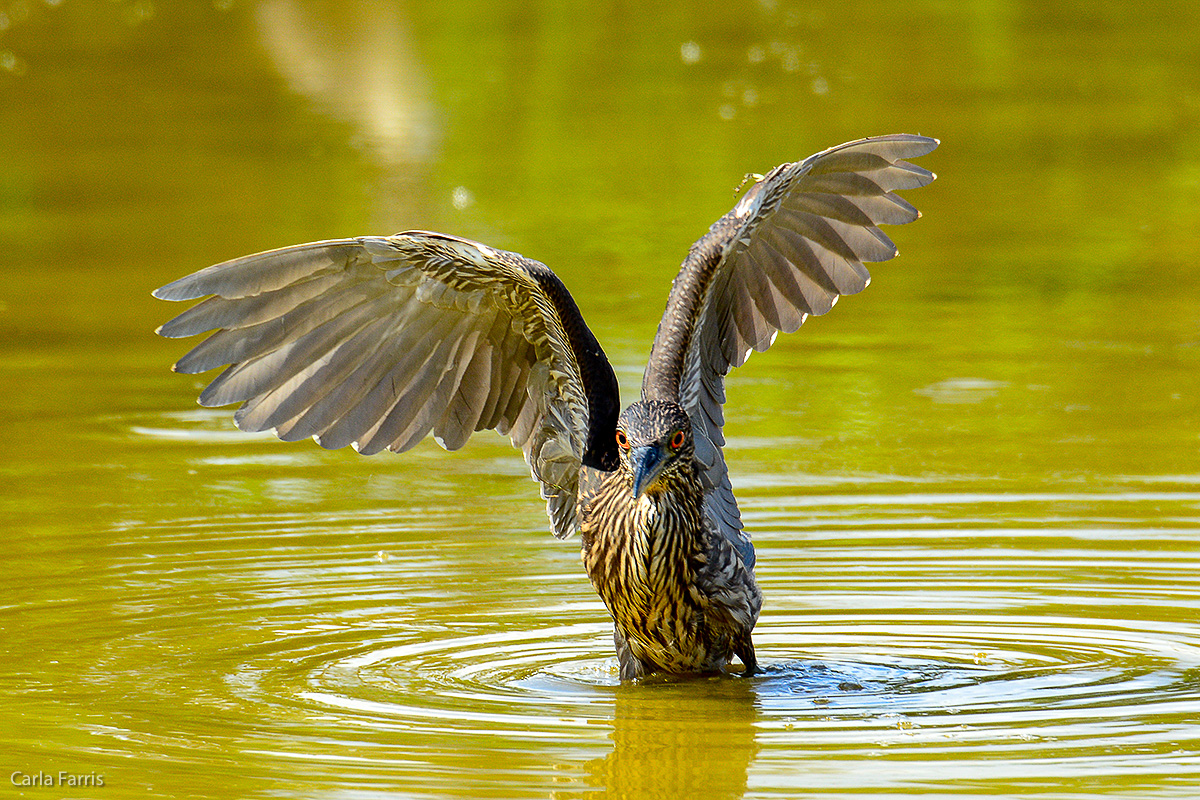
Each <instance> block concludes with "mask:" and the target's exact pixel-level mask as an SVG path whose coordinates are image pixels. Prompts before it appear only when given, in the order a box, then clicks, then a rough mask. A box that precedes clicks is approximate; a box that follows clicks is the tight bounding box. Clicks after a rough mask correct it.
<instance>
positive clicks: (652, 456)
mask: <svg viewBox="0 0 1200 800" xmlns="http://www.w3.org/2000/svg"><path fill="white" fill-rule="evenodd" d="M664 463H665V462H664V459H663V451H662V449H660V448H659V447H657V446H655V445H652V444H651V445H645V446H643V447H635V448H633V450H631V451H630V452H629V465H630V466H631V467H632V468H633V496H634V497H635V498H638V497H641V496H642V495H643V494H644V493H645V491H646V489H647V488H648V487H649V486H650V484H652V483H654V481H655V479H657V478H658V476H659V473H661V472H662V470H663V466H664Z"/></svg>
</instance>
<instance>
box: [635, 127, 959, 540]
mask: <svg viewBox="0 0 1200 800" xmlns="http://www.w3.org/2000/svg"><path fill="white" fill-rule="evenodd" d="M937 146H938V141H937V140H936V139H930V138H927V137H924V136H913V135H909V134H898V135H893V136H880V137H877V138H871V139H860V140H859V141H856V142H848V143H846V144H843V145H839V146H837V147H833V148H830V149H829V150H826V151H824V152H823V153H818V154H817V155H814V156H811V157H809V158H807V159H805V160H804V161H800V162H796V163H794V164H783V165H781V166H779V167H776V168H775V169H774V170H772V171H771V173H770V174H768V175H767V176H766V177H765V178H763V179H762V180H761V181H759V182H758V183H756V184H755V185H754V186H752V187H751V188H750V190H749V191H747V192H746V194H745V195H744V196H743V197H742V199H741V200H740V201H739V202H738V204H737V205H736V206H735V207H734V208H733V210H732V211H730V212H729V213H728V214H726V215H725V216H723V217H722V218H721V219H719V220H717V222H716V223H714V224H713V226H712V228H710V229H709V232H708V233H707V234H706V235H705V236H704V237H703V238H701V239H700V240H699V241H697V242H696V243H695V244H694V245H692V248H691V250H690V251H689V252H688V257H687V259H686V260H685V261H684V262H683V266H682V267H681V268H680V271H679V275H678V276H677V277H676V278H675V282H674V284H672V287H671V294H670V296H669V298H668V299H667V309H666V311H665V312H664V313H663V318H662V321H661V322H660V323H659V326H658V333H657V335H656V336H655V338H654V347H653V348H652V349H651V352H650V360H649V363H648V364H647V366H646V373H645V376H644V378H643V380H642V396H643V398H645V399H665V400H674V401H676V402H679V403H681V404H682V405H683V406H684V408H686V409H687V412H688V415H689V416H690V417H691V419H692V425H693V427H694V429H695V440H696V455H697V458H699V459H700V460H701V462H702V464H703V466H704V476H703V477H704V482H705V487H706V490H707V492H706V495H705V500H706V504H707V508H708V513H709V518H710V519H711V520H712V522H713V523H714V524H715V525H716V526H717V527H718V528H719V529H720V530H721V531H722V532H723V533H724V534H725V535H726V536H729V537H730V538H731V539H733V541H734V542H735V544H737V546H738V549H739V550H740V551H741V553H742V556H743V558H745V559H746V560H747V561H748V562H749V563H750V564H753V561H754V548H753V546H752V545H751V544H750V540H749V538H748V537H747V536H746V534H745V533H744V532H743V531H742V524H741V516H740V515H739V513H738V508H737V503H736V502H735V500H734V497H733V490H732V488H731V486H730V483H729V473H728V470H727V469H726V466H725V458H724V456H723V455H722V453H721V447H722V445H724V444H725V437H724V435H723V434H722V430H721V429H722V426H723V425H724V414H723V413H722V409H721V406H722V404H723V403H724V402H725V375H727V374H728V373H729V371H730V370H731V369H733V368H734V367H738V366H741V365H742V364H743V363H745V361H746V359H747V358H749V356H750V353H751V351H753V350H758V351H760V352H761V351H763V350H766V349H767V348H768V347H770V346H771V344H772V343H773V342H774V341H775V337H776V336H777V335H778V333H779V332H780V331H783V332H784V333H791V332H792V331H794V330H796V329H797V328H799V327H800V325H801V324H802V323H803V322H804V320H805V319H807V318H808V317H809V315H813V314H824V313H825V312H827V311H829V309H831V308H833V306H834V304H835V303H836V302H837V300H838V298H839V297H840V296H841V295H844V294H855V293H856V292H860V291H862V290H863V289H864V288H865V287H866V286H867V284H868V283H869V282H870V279H871V276H870V275H869V274H868V272H867V270H866V268H865V267H864V266H863V262H870V261H886V260H887V259H890V258H892V257H894V256H895V255H896V252H897V251H896V246H895V245H894V244H892V242H891V240H890V239H888V237H887V236H885V235H884V234H883V233H882V232H881V231H880V230H879V227H878V226H879V225H881V224H889V225H897V224H903V223H906V222H912V221H913V220H915V219H917V217H919V216H920V213H919V212H918V211H917V210H916V209H915V208H913V207H912V206H911V205H909V204H908V202H906V201H905V200H903V199H902V198H900V197H899V196H898V195H896V194H895V192H896V191H898V190H902V189H913V188H916V187H919V186H925V185H927V184H929V183H930V182H931V181H933V179H934V177H935V176H934V174H933V173H932V172H929V171H928V170H926V169H922V168H921V167H918V166H914V165H912V164H909V163H906V162H905V161H904V160H903V159H907V158H916V157H918V156H923V155H925V154H927V153H929V152H931V151H932V150H933V149H934V148H935V147H937Z"/></svg>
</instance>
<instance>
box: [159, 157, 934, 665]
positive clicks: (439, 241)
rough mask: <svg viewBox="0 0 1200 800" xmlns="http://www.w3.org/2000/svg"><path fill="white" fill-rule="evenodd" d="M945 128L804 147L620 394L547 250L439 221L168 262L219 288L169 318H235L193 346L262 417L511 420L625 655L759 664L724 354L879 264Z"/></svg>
mask: <svg viewBox="0 0 1200 800" xmlns="http://www.w3.org/2000/svg"><path fill="white" fill-rule="evenodd" d="M937 145H938V142H937V140H936V139H929V138H926V137H923V136H913V135H907V134H900V135H894V136H881V137H878V138H872V139H861V140H859V141H856V142H849V143H847V144H843V145H839V146H838V147H834V148H831V149H829V150H826V151H824V152H822V153H818V154H817V155H815V156H812V157H810V158H808V159H805V160H804V161H799V162H796V163H791V164H783V165H781V166H779V167H776V168H775V169H774V170H772V171H771V172H770V173H769V174H768V175H766V176H765V177H764V178H762V179H760V180H758V181H757V182H756V183H754V184H753V185H752V186H751V187H750V189H749V190H748V191H747V192H746V193H745V194H744V195H743V196H742V198H741V200H739V201H738V203H737V205H735V206H734V208H733V210H732V211H730V212H729V213H728V214H726V215H725V216H723V217H721V218H720V219H719V220H717V221H716V223H714V224H713V226H712V227H711V228H710V229H709V231H708V233H706V234H705V235H704V236H703V237H701V239H700V240H699V241H697V242H696V243H695V244H694V245H692V247H691V249H690V250H689V251H688V255H687V258H686V259H684V262H683V266H682V267H681V268H680V270H679V274H678V275H677V276H676V278H675V281H674V283H673V284H672V285H671V292H670V294H669V295H668V297H667V308H666V311H665V312H664V313H663V317H662V320H661V322H659V326H658V333H657V335H656V336H655V337H654V345H653V347H652V348H651V350H650V359H649V363H648V364H647V366H646V371H645V375H644V377H643V379H642V399H641V400H640V401H638V402H636V403H634V404H633V405H631V406H629V408H627V409H625V411H624V412H623V413H621V414H620V415H619V416H618V412H619V411H620V399H619V396H618V390H617V380H616V377H615V376H614V374H613V369H612V367H611V365H610V364H609V362H608V359H607V358H606V357H605V355H604V351H603V350H602V349H601V348H600V345H599V343H598V342H597V341H596V338H595V337H594V336H593V335H592V332H591V331H590V330H589V329H588V327H587V325H586V323H585V322H584V320H583V317H582V316H581V315H580V313H579V309H578V307H577V306H576V305H575V301H574V300H573V299H572V298H571V295H570V294H569V293H568V292H567V289H566V287H565V286H564V285H563V284H562V282H561V281H560V280H559V279H558V277H557V276H555V274H554V273H553V272H551V271H550V270H549V269H548V268H547V267H546V266H545V265H543V264H541V263H539V262H537V261H533V260H531V259H528V258H525V257H524V256H520V255H518V254H516V253H509V252H505V251H502V250H495V249H493V248H490V247H487V246H485V245H482V244H477V243H475V242H470V241H467V240H465V239H459V238H457V237H454V236H446V235H443V234H439V233H427V232H423V231H408V232H406V233H399V234H396V235H395V236H363V237H360V238H356V239H338V240H333V241H324V242H314V243H311V244H302V245H297V246H295V247H285V248H283V249H281V250H272V251H269V252H266V253H259V254H257V255H252V256H246V257H245V258H238V259H234V260H233V261H227V262H225V263H223V264H217V265H216V266H212V267H209V268H208V269H204V270H201V271H200V272H197V273H195V274H193V275H189V276H187V277H186V278H181V279H179V280H177V281H175V282H173V283H169V284H167V285H166V286H164V287H162V288H161V289H159V290H157V291H156V292H154V296H155V297H158V298H160V299H162V300H195V299H198V298H201V297H204V296H206V295H213V296H212V297H209V298H208V299H207V300H205V301H204V302H202V303H199V304H198V305H195V306H193V307H192V308H190V309H188V310H187V311H185V312H183V313H182V314H180V315H179V316H177V317H175V318H174V319H172V320H171V321H170V322H168V323H166V324H165V325H163V326H162V327H161V328H159V330H158V332H159V333H160V334H162V335H163V336H169V337H182V336H192V335H195V334H198V333H203V332H205V331H211V330H216V333H213V334H212V335H211V336H209V337H208V338H207V339H205V340H204V341H203V342H201V343H200V344H199V345H197V346H196V347H195V349H193V350H192V351H191V352H189V353H188V354H187V355H185V356H184V357H183V358H181V359H180V360H179V362H178V363H177V364H176V365H175V370H176V371H177V372H185V373H199V372H204V371H207V370H210V369H213V368H214V367H217V366H221V365H226V364H228V365H229V366H228V367H227V368H226V369H225V371H224V372H222V373H221V374H220V375H219V376H218V377H217V378H216V379H215V380H213V382H212V383H211V384H209V385H208V387H207V388H206V389H205V390H204V392H203V393H202V394H201V395H200V404H201V405H204V406H223V405H227V404H230V403H242V406H241V408H239V409H238V410H237V412H236V413H235V414H234V421H235V422H236V423H237V425H238V427H239V428H241V429H242V430H247V431H264V430H272V429H273V430H274V431H275V433H276V434H277V435H278V436H279V438H281V439H284V440H286V441H294V440H297V439H302V438H306V437H310V436H311V437H313V438H314V439H316V441H317V442H318V443H319V444H320V445H321V446H322V447H327V448H339V447H345V446H346V445H352V446H353V447H354V448H355V449H357V450H358V451H359V452H360V453H363V454H368V455H369V454H372V453H377V452H379V451H380V450H385V449H386V450H392V451H395V452H402V451H404V450H407V449H409V448H410V447H412V446H414V445H415V444H417V442H419V441H421V439H422V438H424V437H425V435H426V434H428V433H429V432H430V431H433V434H434V436H435V438H436V439H437V441H438V443H439V444H441V445H442V447H444V448H446V449H447V450H455V449H457V448H459V447H461V446H462V445H463V443H464V442H466V440H467V438H468V437H469V436H470V435H471V433H472V432H474V431H480V430H484V429H495V430H497V431H499V432H500V433H501V434H507V435H508V436H510V437H511V438H512V442H513V444H514V445H516V446H517V447H519V448H521V449H522V450H523V451H524V452H525V460H526V461H527V462H528V463H529V468H530V470H531V471H532V473H533V477H534V478H535V479H536V480H538V481H540V482H541V488H542V496H543V497H544V498H545V499H546V501H547V506H548V511H549V515H550V526H551V529H552V530H553V532H554V535H555V536H557V537H559V538H566V537H568V536H570V535H571V534H573V533H575V532H576V531H578V532H579V533H580V534H581V539H582V545H583V563H584V566H585V568H586V570H587V574H588V577H589V578H590V579H591V581H592V585H593V586H594V587H595V588H596V591H597V592H598V593H599V594H600V597H601V598H602V599H603V600H604V603H605V605H607V606H608V609H609V611H610V612H611V614H612V617H613V622H614V640H615V643H616V649H617V659H618V662H619V664H620V673H621V678H622V679H628V678H636V677H640V676H642V675H646V674H648V673H652V672H672V673H689V672H712V671H718V670H720V669H722V668H723V667H724V666H725V665H726V664H727V663H729V661H730V660H731V659H732V658H733V657H734V656H736V657H737V658H738V659H740V660H741V662H742V664H743V665H744V667H745V672H746V674H751V673H753V672H754V670H755V668H756V661H755V655H754V645H753V643H752V642H751V638H750V632H751V630H753V628H754V624H755V622H756V621H757V619H758V613H759V609H760V607H761V605H762V595H761V593H760V592H759V589H758V586H757V584H756V583H755V581H754V571H753V570H754V547H753V545H752V544H751V543H750V538H749V536H748V535H747V534H746V532H745V531H744V530H743V528H742V522H741V516H740V514H739V513H738V507H737V502H736V501H735V500H734V496H733V489H732V486H731V485H730V482H729V473H728V470H727V469H726V466H725V459H724V456H723V455H722V452H721V447H722V445H723V444H724V443H725V438H724V436H723V434H722V426H723V425H724V414H723V413H722V408H721V407H722V404H723V403H724V401H725V388H724V379H725V375H726V374H728V373H729V371H730V370H731V369H732V368H733V367H736V366H739V365H741V364H742V363H743V362H744V361H745V360H746V358H747V357H748V356H749V355H750V353H751V351H754V350H758V351H763V350H766V349H767V348H768V347H770V346H771V343H772V342H774V341H775V337H776V335H777V334H778V333H779V332H780V331H784V332H787V333H790V332H792V331H794V330H796V329H797V328H799V327H800V325H801V323H803V322H804V320H805V319H807V318H808V316H809V315H811V314H824V313H825V312H827V311H829V309H831V308H832V307H833V305H834V303H835V302H837V299H838V298H839V297H840V296H841V295H844V294H854V293H855V292H859V291H861V290H862V289H863V288H865V287H866V285H867V283H868V282H869V280H870V276H869V275H868V273H867V270H866V269H865V268H864V267H863V262H872V261H884V260H887V259H890V258H892V257H893V256H895V255H896V247H895V245H893V244H892V242H891V241H890V240H889V239H888V237H887V236H885V235H884V234H883V233H882V232H880V230H879V228H878V226H879V225H880V224H902V223H906V222H912V221H913V220H915V219H917V217H918V216H920V214H919V213H918V212H917V210H916V209H915V208H913V206H911V205H909V203H908V202H906V201H905V200H903V199H901V198H900V197H899V196H897V195H896V194H895V192H896V191H898V190H903V189H912V188H916V187H919V186H925V185H926V184H928V183H930V182H931V181H932V180H933V179H934V175H933V173H932V172H929V171H928V170H925V169H922V168H920V167H917V166H914V165H912V164H909V163H907V162H906V161H905V159H910V158H916V157H918V156H923V155H925V154H927V153H929V152H930V151H932V150H933V149H934V148H935V147H937Z"/></svg>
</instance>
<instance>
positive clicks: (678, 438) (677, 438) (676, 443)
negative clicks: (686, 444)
mask: <svg viewBox="0 0 1200 800" xmlns="http://www.w3.org/2000/svg"><path fill="white" fill-rule="evenodd" d="M681 447H683V431H675V435H674V436H672V437H671V449H672V450H678V449H679V448H681Z"/></svg>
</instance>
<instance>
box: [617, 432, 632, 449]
mask: <svg viewBox="0 0 1200 800" xmlns="http://www.w3.org/2000/svg"><path fill="white" fill-rule="evenodd" d="M617 446H618V447H620V448H621V449H622V450H628V449H629V439H628V438H626V436H625V431H617Z"/></svg>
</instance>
